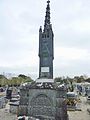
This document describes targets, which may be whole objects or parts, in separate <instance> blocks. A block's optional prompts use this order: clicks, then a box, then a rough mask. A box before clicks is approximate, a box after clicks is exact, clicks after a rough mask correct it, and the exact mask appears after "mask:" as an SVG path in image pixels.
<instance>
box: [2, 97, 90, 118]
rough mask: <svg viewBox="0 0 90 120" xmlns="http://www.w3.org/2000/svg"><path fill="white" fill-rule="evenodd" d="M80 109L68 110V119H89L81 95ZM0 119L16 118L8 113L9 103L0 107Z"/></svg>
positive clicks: (89, 106)
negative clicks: (4, 106)
mask: <svg viewBox="0 0 90 120" xmlns="http://www.w3.org/2000/svg"><path fill="white" fill-rule="evenodd" d="M81 100H82V103H81V111H69V112H68V115H69V120H90V114H89V113H88V112H87V108H90V105H89V104H87V103H86V98H85V97H81ZM0 120H17V116H16V115H14V114H11V113H9V105H8V104H7V106H6V108H3V109H0Z"/></svg>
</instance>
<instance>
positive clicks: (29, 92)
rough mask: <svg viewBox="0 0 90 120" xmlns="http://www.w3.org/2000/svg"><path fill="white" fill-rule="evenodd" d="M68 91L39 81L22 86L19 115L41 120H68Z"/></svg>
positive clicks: (51, 83)
mask: <svg viewBox="0 0 90 120" xmlns="http://www.w3.org/2000/svg"><path fill="white" fill-rule="evenodd" d="M65 97H66V89H65V87H64V86H57V85H56V84H55V83H54V82H47V80H45V79H44V80H42V82H41V80H40V79H39V80H37V82H34V83H32V84H30V85H26V86H22V88H21V98H20V106H19V115H27V116H32V117H35V118H39V119H40V120H67V108H66V103H65Z"/></svg>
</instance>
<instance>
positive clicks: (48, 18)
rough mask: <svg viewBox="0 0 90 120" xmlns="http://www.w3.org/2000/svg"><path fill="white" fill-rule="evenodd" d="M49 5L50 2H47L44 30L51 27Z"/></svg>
mask: <svg viewBox="0 0 90 120" xmlns="http://www.w3.org/2000/svg"><path fill="white" fill-rule="evenodd" d="M49 3H50V0H48V1H47V7H46V16H45V23H44V29H45V28H46V26H47V25H50V4H49Z"/></svg>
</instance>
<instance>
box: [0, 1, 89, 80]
mask: <svg viewBox="0 0 90 120" xmlns="http://www.w3.org/2000/svg"><path fill="white" fill-rule="evenodd" d="M46 5H47V4H46V0H0V73H3V72H6V73H15V74H19V73H24V74H30V75H31V77H32V78H34V79H36V78H38V73H39V71H38V70H39V58H38V46H39V27H40V26H43V25H44V19H45V11H46ZM50 7H51V23H52V27H53V32H54V43H55V44H54V53H55V54H54V57H55V58H54V77H56V76H74V75H82V74H86V75H88V76H90V0H51V3H50Z"/></svg>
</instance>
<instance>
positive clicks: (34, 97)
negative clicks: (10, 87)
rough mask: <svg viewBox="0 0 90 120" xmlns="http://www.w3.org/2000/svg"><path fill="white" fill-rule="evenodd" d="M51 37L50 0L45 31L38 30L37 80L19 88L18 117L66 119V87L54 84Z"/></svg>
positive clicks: (42, 119)
mask: <svg viewBox="0 0 90 120" xmlns="http://www.w3.org/2000/svg"><path fill="white" fill-rule="evenodd" d="M53 38H54V34H53V31H52V25H51V23H50V1H49V0H48V1H47V8H46V16H45V23H44V29H43V31H42V27H40V29H39V79H37V80H36V81H35V82H32V83H31V84H27V85H25V86H21V89H20V96H21V97H20V105H19V113H18V114H19V115H27V116H32V117H35V118H38V119H40V120H67V119H68V117H67V108H66V103H65V97H66V88H65V87H64V86H59V85H57V84H56V83H54V80H53V59H54V48H53V47H54V44H53V40H54V39H53Z"/></svg>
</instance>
